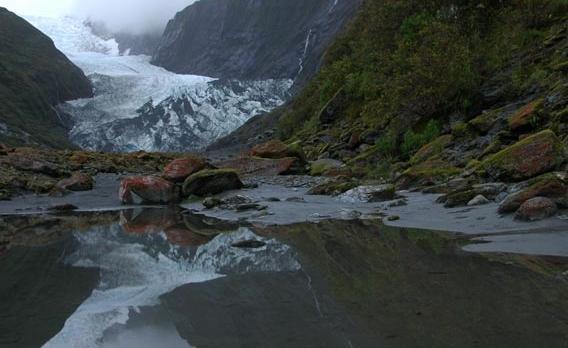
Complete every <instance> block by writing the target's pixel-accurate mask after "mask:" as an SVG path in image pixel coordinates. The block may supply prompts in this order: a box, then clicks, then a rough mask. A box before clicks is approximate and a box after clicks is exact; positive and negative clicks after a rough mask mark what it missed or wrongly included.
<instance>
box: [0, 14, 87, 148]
mask: <svg viewBox="0 0 568 348" xmlns="http://www.w3.org/2000/svg"><path fill="white" fill-rule="evenodd" d="M0 57H2V58H1V62H2V69H0V86H1V87H0V100H1V101H2V102H1V103H0V128H1V129H2V131H1V132H0V141H1V142H4V143H8V144H16V145H19V144H40V145H48V146H51V147H57V148H63V147H69V146H71V143H70V142H69V141H68V140H67V131H68V129H67V125H66V120H65V119H64V117H63V116H62V115H59V114H58V113H57V111H55V109H54V106H55V105H57V104H60V103H62V102H64V101H67V100H72V99H79V98H87V97H90V96H91V95H92V88H91V84H90V82H89V80H88V79H87V78H86V77H85V75H84V74H83V72H82V71H81V70H80V69H79V68H77V67H76V66H75V65H73V63H71V62H70V61H69V60H68V59H67V57H65V55H63V53H61V52H60V51H58V50H57V49H56V48H55V46H54V44H53V41H51V39H49V38H48V37H47V36H45V35H44V34H43V33H42V32H40V31H39V30H37V29H35V28H34V27H33V26H32V25H30V24H29V23H28V22H26V21H25V20H23V19H22V18H20V17H18V16H16V15H15V14H13V13H11V12H9V11H8V10H6V9H4V8H0Z"/></svg>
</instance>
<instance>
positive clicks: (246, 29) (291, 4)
mask: <svg viewBox="0 0 568 348" xmlns="http://www.w3.org/2000/svg"><path fill="white" fill-rule="evenodd" d="M359 5H360V0H309V1H306V0H287V1H281V0H201V1H198V2H196V3H195V4H193V5H191V6H189V7H187V8H186V9H185V10H183V11H181V12H179V13H178V14H177V15H176V17H175V18H174V19H173V20H171V21H170V23H169V24H168V25H167V28H166V30H165V32H164V37H163V38H162V42H161V43H160V45H159V47H158V49H157V52H156V54H155V55H154V57H153V63H154V64H156V65H159V66H162V67H165V68H166V69H168V70H171V71H174V72H177V73H184V74H196V75H204V76H212V77H219V78H238V79H256V80H258V79H270V78H281V79H296V82H297V83H299V84H302V83H303V82H305V81H306V80H307V79H308V78H309V77H311V76H312V75H313V74H314V73H315V71H316V70H317V69H318V67H319V64H320V59H321V56H322V53H323V52H324V50H325V49H326V47H328V45H329V44H330V43H331V42H332V40H333V39H334V38H335V36H336V35H337V33H338V32H339V31H341V29H342V28H343V26H344V24H345V23H346V22H347V21H348V20H349V19H350V18H352V16H353V14H354V13H355V11H356V10H357V8H358V7H359Z"/></svg>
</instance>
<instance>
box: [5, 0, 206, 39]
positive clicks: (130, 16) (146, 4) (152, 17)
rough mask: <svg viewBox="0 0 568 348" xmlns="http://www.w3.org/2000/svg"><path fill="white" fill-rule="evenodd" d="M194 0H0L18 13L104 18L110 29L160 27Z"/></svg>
mask: <svg viewBox="0 0 568 348" xmlns="http://www.w3.org/2000/svg"><path fill="white" fill-rule="evenodd" d="M195 1H196V0H0V6H2V7H6V8H8V9H9V10H11V11H13V12H15V13H17V14H19V15H32V16H48V17H55V16H61V15H74V16H81V17H85V18H91V19H94V20H100V21H104V22H106V23H107V24H108V25H109V27H110V28H111V29H113V30H128V31H131V32H141V31H149V30H156V29H161V28H163V26H164V25H165V24H166V23H167V21H168V20H169V19H170V18H172V17H173V16H174V15H175V13H176V12H178V11H180V10H182V9H183V8H185V7H186V6H188V5H190V4H191V3H193V2H195Z"/></svg>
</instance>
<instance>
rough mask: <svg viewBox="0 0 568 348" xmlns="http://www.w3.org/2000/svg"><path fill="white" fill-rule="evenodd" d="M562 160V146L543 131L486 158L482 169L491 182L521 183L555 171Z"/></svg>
mask: <svg viewBox="0 0 568 348" xmlns="http://www.w3.org/2000/svg"><path fill="white" fill-rule="evenodd" d="M565 156H566V150H565V148H564V145H563V144H562V142H560V140H559V139H558V137H557V136H556V135H555V134H554V133H553V132H552V131H550V130H545V131H542V132H540V133H537V134H535V135H533V136H530V137H528V138H525V139H523V140H521V141H519V142H518V143H516V144H514V145H511V146H509V147H507V148H506V149H504V150H503V151H500V152H498V153H496V154H495V155H493V156H491V157H489V158H488V159H487V160H485V161H484V162H483V163H482V165H481V167H482V169H483V170H484V171H485V172H486V173H487V175H489V176H490V177H491V178H493V179H497V180H503V181H509V182H510V181H522V180H525V179H530V178H532V177H534V176H537V175H539V174H543V173H546V172H549V171H551V170H554V169H555V168H556V167H558V166H560V165H561V164H562V163H563V162H564V161H565V159H566V158H565Z"/></svg>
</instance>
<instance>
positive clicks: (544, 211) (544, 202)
mask: <svg viewBox="0 0 568 348" xmlns="http://www.w3.org/2000/svg"><path fill="white" fill-rule="evenodd" d="M557 211H558V207H557V206H556V203H554V202H553V201H552V200H551V199H549V198H545V197H535V198H532V199H529V200H528V201H526V202H525V203H523V204H522V205H521V207H520V208H519V210H517V213H516V214H515V219H518V220H525V221H537V220H544V219H546V218H549V217H551V216H554V215H555V214H556V212H557Z"/></svg>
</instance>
